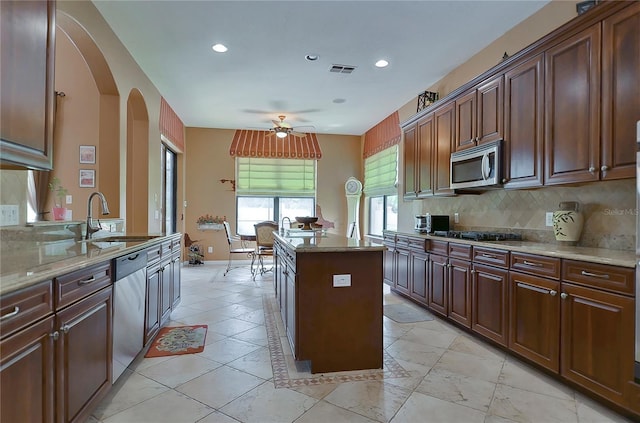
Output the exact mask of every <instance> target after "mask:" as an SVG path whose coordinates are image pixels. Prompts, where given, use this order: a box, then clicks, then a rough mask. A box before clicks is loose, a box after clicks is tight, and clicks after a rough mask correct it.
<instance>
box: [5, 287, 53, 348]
mask: <svg viewBox="0 0 640 423" xmlns="http://www.w3.org/2000/svg"><path fill="white" fill-rule="evenodd" d="M52 313H53V284H52V283H51V281H50V280H48V281H45V282H40V283H38V284H36V285H33V286H30V287H27V288H23V289H20V290H18V291H15V292H12V293H10V294H7V295H3V296H2V298H1V299H0V334H1V335H2V338H5V337H7V336H8V335H11V334H12V333H14V332H16V331H18V330H20V329H22V328H24V327H26V326H28V325H29V324H31V323H33V322H36V321H38V320H40V319H42V318H43V317H45V316H47V315H49V314H52Z"/></svg>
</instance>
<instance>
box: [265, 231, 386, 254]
mask: <svg viewBox="0 0 640 423" xmlns="http://www.w3.org/2000/svg"><path fill="white" fill-rule="evenodd" d="M275 236H276V237H277V238H278V239H279V240H280V241H281V242H282V243H284V244H285V245H286V246H287V248H289V249H291V250H294V251H295V252H296V253H323V252H348V251H384V250H385V249H386V247H385V246H384V245H382V244H378V243H375V242H371V241H368V240H359V239H355V238H347V237H346V236H342V235H336V234H332V233H328V232H323V231H300V230H296V231H294V230H291V231H288V230H287V231H284V233H281V232H275Z"/></svg>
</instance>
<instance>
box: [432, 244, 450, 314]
mask: <svg viewBox="0 0 640 423" xmlns="http://www.w3.org/2000/svg"><path fill="white" fill-rule="evenodd" d="M448 261H449V259H448V258H447V257H444V256H439V255H437V254H431V255H430V256H429V276H430V280H429V282H430V283H429V284H428V288H429V308H430V309H431V311H434V312H436V313H439V314H441V315H443V316H446V315H447V314H448V311H449V299H448V290H447V279H448V267H447V264H448Z"/></svg>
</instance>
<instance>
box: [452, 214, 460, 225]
mask: <svg viewBox="0 0 640 423" xmlns="http://www.w3.org/2000/svg"><path fill="white" fill-rule="evenodd" d="M453 223H460V213H454V214H453Z"/></svg>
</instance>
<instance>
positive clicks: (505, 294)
mask: <svg viewBox="0 0 640 423" xmlns="http://www.w3.org/2000/svg"><path fill="white" fill-rule="evenodd" d="M508 287H509V272H508V271H507V270H506V269H499V268H496V267H492V266H485V265H482V264H474V265H473V271H472V278H471V304H472V306H471V310H472V314H471V329H472V330H473V331H474V332H477V333H479V334H480V335H483V336H486V337H487V338H489V339H491V340H493V341H495V342H497V343H499V344H501V345H504V346H506V345H507V343H508V342H507V339H508V333H507V332H508V322H509V301H508V298H509V290H508Z"/></svg>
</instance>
